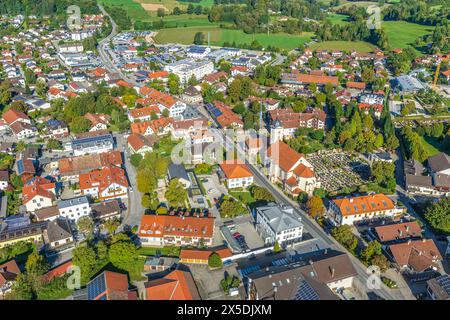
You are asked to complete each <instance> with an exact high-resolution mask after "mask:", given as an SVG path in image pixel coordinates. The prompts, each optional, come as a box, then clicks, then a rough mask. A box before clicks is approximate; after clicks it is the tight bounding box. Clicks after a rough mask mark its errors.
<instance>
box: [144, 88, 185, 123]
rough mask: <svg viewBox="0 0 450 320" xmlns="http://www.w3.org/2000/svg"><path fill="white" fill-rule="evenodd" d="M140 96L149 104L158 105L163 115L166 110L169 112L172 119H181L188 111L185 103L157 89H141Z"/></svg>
mask: <svg viewBox="0 0 450 320" xmlns="http://www.w3.org/2000/svg"><path fill="white" fill-rule="evenodd" d="M139 94H141V95H142V96H144V97H145V99H146V100H147V101H148V104H156V105H157V106H158V107H159V110H160V112H161V113H163V111H164V110H168V111H169V117H171V118H180V117H181V115H182V113H183V112H184V111H185V110H186V104H185V103H184V102H181V101H179V100H176V99H175V98H174V97H172V96H171V95H168V94H167V93H163V92H160V91H158V90H156V89H153V88H149V87H146V86H144V87H142V88H140V89H139Z"/></svg>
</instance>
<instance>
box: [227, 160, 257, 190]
mask: <svg viewBox="0 0 450 320" xmlns="http://www.w3.org/2000/svg"><path fill="white" fill-rule="evenodd" d="M233 162H234V163H233ZM233 162H231V163H230V162H223V163H221V164H220V169H221V170H222V172H223V174H224V175H225V179H226V185H227V187H228V188H229V189H231V188H246V187H248V186H251V185H252V184H253V174H252V173H251V172H250V169H249V168H248V167H247V165H246V164H245V163H236V161H233Z"/></svg>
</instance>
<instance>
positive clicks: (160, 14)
mask: <svg viewBox="0 0 450 320" xmlns="http://www.w3.org/2000/svg"><path fill="white" fill-rule="evenodd" d="M156 15H157V16H158V17H160V18H162V17H164V16H165V15H166V10H164V8H158V10H156Z"/></svg>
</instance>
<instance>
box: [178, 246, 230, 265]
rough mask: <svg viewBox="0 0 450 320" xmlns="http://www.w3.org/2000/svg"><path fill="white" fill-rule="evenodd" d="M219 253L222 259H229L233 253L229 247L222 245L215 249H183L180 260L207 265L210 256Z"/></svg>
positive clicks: (185, 262)
mask: <svg viewBox="0 0 450 320" xmlns="http://www.w3.org/2000/svg"><path fill="white" fill-rule="evenodd" d="M213 253H217V254H218V255H219V257H220V258H221V259H222V261H225V260H227V259H228V258H230V257H231V256H232V255H233V254H232V252H231V250H230V249H229V248H228V247H220V248H214V249H212V248H211V249H201V250H200V249H181V251H180V262H181V263H184V264H203V265H207V264H208V260H209V256H210V255H212V254H213Z"/></svg>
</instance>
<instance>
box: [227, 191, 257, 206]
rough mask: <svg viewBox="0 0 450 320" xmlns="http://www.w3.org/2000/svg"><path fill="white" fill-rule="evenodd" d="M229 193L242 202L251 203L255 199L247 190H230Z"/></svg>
mask: <svg viewBox="0 0 450 320" xmlns="http://www.w3.org/2000/svg"><path fill="white" fill-rule="evenodd" d="M230 195H232V196H233V197H234V198H236V199H238V200H240V201H241V202H242V203H244V204H248V205H249V204H252V203H253V202H255V199H254V198H253V197H252V195H251V194H250V192H249V191H230Z"/></svg>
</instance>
